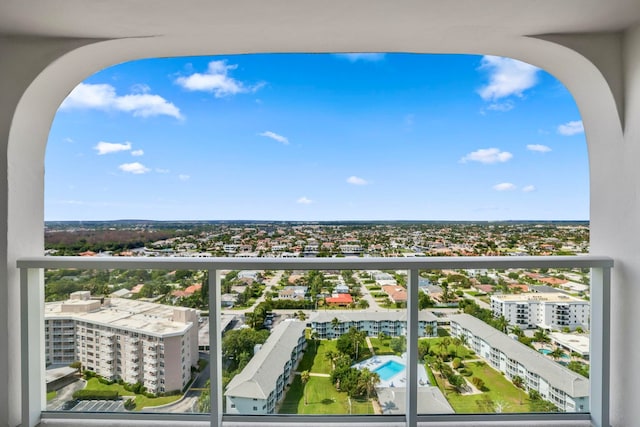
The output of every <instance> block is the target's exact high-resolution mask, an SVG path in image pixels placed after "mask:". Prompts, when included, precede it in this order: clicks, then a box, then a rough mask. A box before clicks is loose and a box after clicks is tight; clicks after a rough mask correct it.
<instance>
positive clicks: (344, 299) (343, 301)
mask: <svg viewBox="0 0 640 427" xmlns="http://www.w3.org/2000/svg"><path fill="white" fill-rule="evenodd" d="M324 302H325V303H326V304H327V305H333V306H338V307H347V306H348V305H349V304H351V303H353V297H351V295H350V294H333V295H332V296H330V297H327V298H325V299H324Z"/></svg>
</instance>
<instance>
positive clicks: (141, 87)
mask: <svg viewBox="0 0 640 427" xmlns="http://www.w3.org/2000/svg"><path fill="white" fill-rule="evenodd" d="M131 92H133V93H149V92H151V88H150V87H149V85H146V84H144V83H138V84H135V85H133V86H131Z"/></svg>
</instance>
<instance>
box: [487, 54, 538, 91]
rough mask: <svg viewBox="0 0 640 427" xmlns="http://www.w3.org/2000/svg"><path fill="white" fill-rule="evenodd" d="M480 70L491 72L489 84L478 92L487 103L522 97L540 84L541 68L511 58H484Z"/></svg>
mask: <svg viewBox="0 0 640 427" xmlns="http://www.w3.org/2000/svg"><path fill="white" fill-rule="evenodd" d="M480 69H483V70H488V71H489V83H488V84H487V85H486V86H483V87H481V88H480V89H479V90H478V94H479V95H480V96H481V97H482V99H484V100H485V101H496V100H498V99H501V98H507V97H509V96H514V95H515V96H522V93H523V92H524V91H525V90H527V89H530V88H532V87H533V86H535V85H536V83H537V82H538V77H537V73H538V71H539V68H537V67H534V66H533V65H530V64H527V63H525V62H521V61H517V60H515V59H511V58H503V57H499V56H489V55H487V56H484V57H482V63H481V65H480Z"/></svg>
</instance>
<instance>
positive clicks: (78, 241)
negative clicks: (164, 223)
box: [44, 230, 178, 255]
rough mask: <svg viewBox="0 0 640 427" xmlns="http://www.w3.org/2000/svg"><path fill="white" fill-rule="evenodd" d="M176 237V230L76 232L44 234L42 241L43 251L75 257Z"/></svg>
mask: <svg viewBox="0 0 640 427" xmlns="http://www.w3.org/2000/svg"><path fill="white" fill-rule="evenodd" d="M176 235H178V231H176V230H77V231H55V232H45V235H44V240H45V249H56V250H57V251H58V253H57V255H75V254H77V253H79V252H85V251H93V252H105V251H114V252H117V251H123V250H127V249H133V248H140V247H142V246H145V245H146V244H148V243H151V242H155V241H158V240H165V239H169V238H172V237H176Z"/></svg>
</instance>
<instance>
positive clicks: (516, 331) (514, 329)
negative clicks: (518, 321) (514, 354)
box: [511, 326, 524, 338]
mask: <svg viewBox="0 0 640 427" xmlns="http://www.w3.org/2000/svg"><path fill="white" fill-rule="evenodd" d="M511 333H512V334H514V335H515V336H517V337H518V338H521V337H522V335H524V332H523V331H522V329H520V327H519V326H513V327H511Z"/></svg>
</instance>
